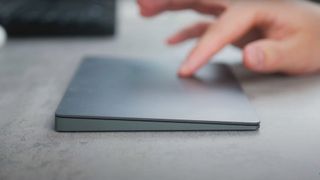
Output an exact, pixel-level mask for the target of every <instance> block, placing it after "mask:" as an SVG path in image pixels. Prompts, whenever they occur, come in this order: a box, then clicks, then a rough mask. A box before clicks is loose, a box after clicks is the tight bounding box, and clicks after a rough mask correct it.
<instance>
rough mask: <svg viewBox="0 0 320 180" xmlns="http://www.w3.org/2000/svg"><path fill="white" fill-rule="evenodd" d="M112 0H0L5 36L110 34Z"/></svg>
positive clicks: (113, 10) (112, 23)
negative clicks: (6, 34)
mask: <svg viewBox="0 0 320 180" xmlns="http://www.w3.org/2000/svg"><path fill="white" fill-rule="evenodd" d="M115 1H116V0H0V24H1V25H2V26H3V27H4V28H5V29H6V30H7V33H8V34H9V36H10V35H11V36H30V35H32V36H38V35H40V36H41V35H45V36H46V35H68V36H69V35H112V34H114V31H115V14H116V13H115V10H116V2H115Z"/></svg>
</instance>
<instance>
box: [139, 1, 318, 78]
mask: <svg viewBox="0 0 320 180" xmlns="http://www.w3.org/2000/svg"><path fill="white" fill-rule="evenodd" d="M138 4H139V6H140V12H141V14H142V15H143V16H145V17H150V16H154V15H157V14H159V13H161V12H164V11H167V10H182V9H193V10H196V11H198V12H200V13H204V14H211V15H213V16H217V19H216V20H214V21H213V22H203V23H198V24H196V25H193V26H190V27H187V28H186V29H184V30H182V31H181V32H178V33H177V34H175V35H173V36H172V37H170V38H169V39H168V43H169V44H178V43H181V42H183V41H186V40H188V39H191V38H199V40H198V42H197V45H196V46H195V47H194V49H193V50H192V51H191V53H190V54H189V55H188V57H187V58H186V60H185V61H184V63H183V64H182V66H181V68H180V70H179V75H180V76H183V77H188V76H192V75H193V74H194V73H195V72H196V71H197V70H198V69H199V68H201V67H202V66H203V65H205V64H206V63H207V62H208V61H209V60H210V58H211V57H212V56H214V55H215V54H216V53H217V52H218V51H220V50H221V49H222V48H224V47H225V46H226V45H228V44H234V45H236V46H238V47H240V48H243V63H244V65H245V66H246V67H247V68H249V69H251V70H252V71H256V72H260V73H273V72H282V73H286V74H304V73H312V72H316V71H319V70H320V55H319V53H318V52H319V50H320V6H318V5H316V4H314V3H311V2H308V1H293V0H290V1H286V0H282V1H280V0H278V1H270V0H269V1H266V0H260V1H257V0H256V1H249V0H247V1H241V0H233V1H232V0H138Z"/></svg>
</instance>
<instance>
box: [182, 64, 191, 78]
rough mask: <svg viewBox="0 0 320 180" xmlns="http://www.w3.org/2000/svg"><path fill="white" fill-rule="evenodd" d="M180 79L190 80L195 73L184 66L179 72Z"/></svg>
mask: <svg viewBox="0 0 320 180" xmlns="http://www.w3.org/2000/svg"><path fill="white" fill-rule="evenodd" d="M178 75H179V77H183V78H188V77H191V76H192V75H193V71H192V70H191V69H190V68H189V67H188V66H186V65H182V66H181V67H180V69H179V71H178Z"/></svg>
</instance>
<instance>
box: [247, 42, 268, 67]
mask: <svg viewBox="0 0 320 180" xmlns="http://www.w3.org/2000/svg"><path fill="white" fill-rule="evenodd" d="M247 53H248V61H249V63H250V65H251V67H252V68H254V69H257V70H260V69H263V66H264V60H265V55H264V52H263V51H262V49H260V48H259V47H249V48H248V49H247Z"/></svg>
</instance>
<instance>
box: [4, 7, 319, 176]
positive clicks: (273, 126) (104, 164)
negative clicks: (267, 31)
mask: <svg viewBox="0 0 320 180" xmlns="http://www.w3.org/2000/svg"><path fill="white" fill-rule="evenodd" d="M133 6H134V4H133V2H131V1H127V2H120V3H119V15H118V18H119V24H118V35H117V36H116V37H114V38H69V39H68V38H52V39H48V38H47V39H13V40H10V41H9V42H8V43H7V44H6V46H5V47H4V48H2V49H0V179H1V180H6V179H20V180H21V179H48V180H49V179H77V180H87V179H112V180H118V179H121V180H122V179H132V180H142V179H208V180H212V179H228V180H233V179H246V180H251V179H252V180H253V179H255V180H256V179H266V180H267V179H274V180H277V179H279V180H283V179H291V180H301V179H308V180H318V179H320V110H319V109H320V75H313V76H303V77H285V76H278V75H269V76H267V75H265V76H262V75H256V74H253V73H250V72H248V71H246V70H244V69H243V68H241V67H240V66H238V67H236V66H235V67H234V68H233V69H234V71H235V73H236V75H237V77H238V78H239V79H240V81H241V84H242V86H243V88H244V89H245V91H246V93H247V94H248V96H249V98H250V101H251V102H252V104H253V106H254V107H255V109H256V111H257V113H258V115H259V117H260V119H261V121H262V124H261V129H260V130H259V131H257V132H161V133H157V132H143V133H57V132H55V131H54V130H53V123H54V111H55V109H56V107H57V104H58V103H59V101H60V99H61V97H62V95H63V92H64V91H65V89H66V87H67V84H68V82H69V80H70V78H71V77H72V75H73V73H74V70H75V69H76V68H77V66H78V64H79V62H80V59H81V58H82V57H83V56H86V55H96V54H98V55H113V56H119V57H134V58H145V59H151V60H177V61H180V60H182V59H183V58H184V57H185V55H186V53H187V52H188V50H189V49H190V48H191V47H192V45H193V43H192V42H190V43H187V44H185V45H182V46H178V47H176V48H169V47H166V46H165V45H164V44H163V39H164V38H165V37H166V36H167V35H169V34H170V32H172V31H174V30H177V29H178V28H179V27H182V26H183V25H186V24H189V23H192V22H193V20H196V19H198V18H199V17H197V16H196V15H194V14H193V13H191V12H186V13H182V14H179V15H177V16H176V15H173V14H166V15H164V16H161V17H159V18H155V19H153V21H149V20H148V21H146V20H144V19H141V18H139V16H138V13H137V10H136V8H135V7H133ZM216 59H221V60H223V61H226V62H228V63H236V62H240V59H241V56H240V53H239V51H237V50H235V49H232V48H227V49H226V50H225V51H224V52H223V53H221V54H219V55H218V56H217V57H216Z"/></svg>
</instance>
